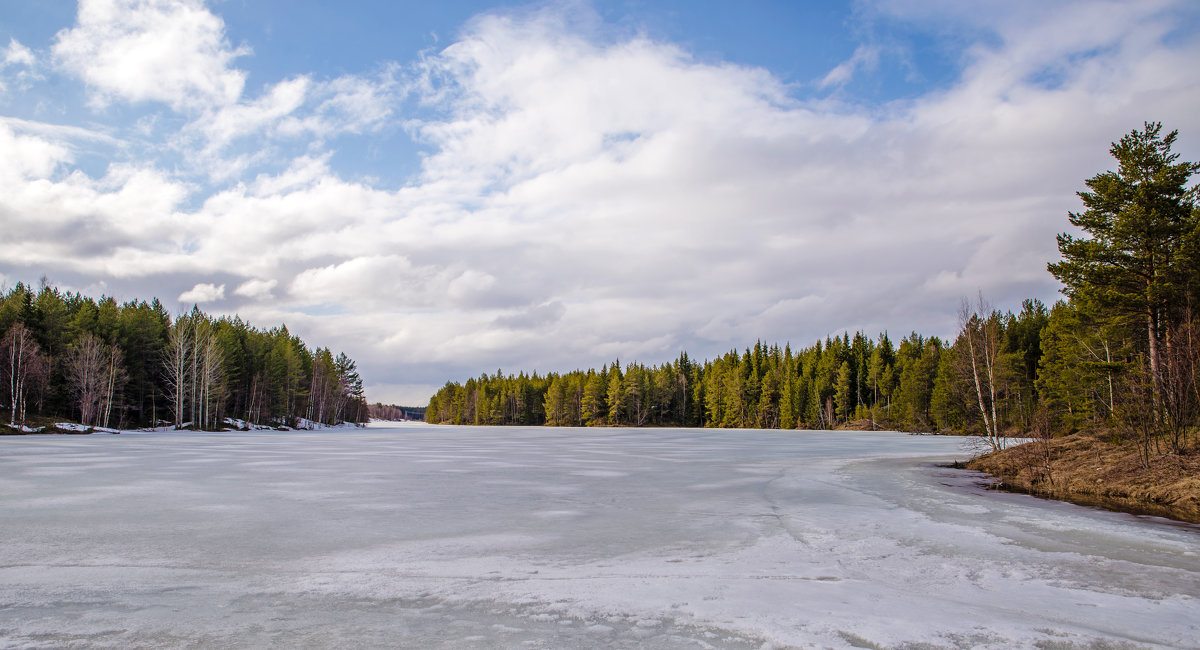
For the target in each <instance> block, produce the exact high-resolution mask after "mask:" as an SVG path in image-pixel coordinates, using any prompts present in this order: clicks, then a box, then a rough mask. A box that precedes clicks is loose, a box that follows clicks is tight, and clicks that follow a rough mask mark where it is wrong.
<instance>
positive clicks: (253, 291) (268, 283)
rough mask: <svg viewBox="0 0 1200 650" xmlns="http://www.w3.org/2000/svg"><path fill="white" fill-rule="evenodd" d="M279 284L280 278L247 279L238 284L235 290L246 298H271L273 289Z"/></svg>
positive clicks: (235, 292)
mask: <svg viewBox="0 0 1200 650" xmlns="http://www.w3.org/2000/svg"><path fill="white" fill-rule="evenodd" d="M277 284H279V281H278V280H259V279H257V278H256V279H253V280H247V281H245V282H243V283H242V284H240V285H238V288H237V289H234V290H233V293H234V294H235V295H239V296H244V297H246V298H254V299H256V300H265V299H268V298H271V297H272V296H271V290H272V289H274V288H275V285H277Z"/></svg>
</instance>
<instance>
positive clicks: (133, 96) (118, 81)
mask: <svg viewBox="0 0 1200 650" xmlns="http://www.w3.org/2000/svg"><path fill="white" fill-rule="evenodd" d="M53 53H54V56H55V57H56V59H57V60H58V61H59V63H60V64H61V65H62V66H63V67H64V68H66V69H67V70H70V71H71V72H72V73H74V74H76V75H78V76H79V77H80V78H81V79H83V80H84V81H85V82H87V84H88V85H89V86H90V87H91V88H92V89H93V91H94V92H95V95H94V97H93V99H94V101H95V102H96V103H98V104H101V105H103V104H107V103H109V102H111V101H113V100H114V99H120V100H124V101H130V102H143V101H155V102H162V103H165V104H167V105H169V106H171V107H172V108H174V109H175V110H193V111H194V110H199V109H203V108H207V107H210V106H223V105H226V104H230V103H232V102H234V101H236V100H237V99H238V97H240V96H241V94H242V87H243V86H244V84H245V80H246V74H245V72H243V71H240V70H237V69H234V68H232V67H231V66H232V64H233V61H234V60H235V59H236V58H237V57H239V56H242V55H245V54H248V53H249V50H248V49H246V48H234V47H233V46H232V45H230V43H229V41H228V40H227V39H226V38H225V23H224V21H223V20H221V18H219V17H218V16H216V15H214V14H213V13H212V12H211V11H209V10H208V8H207V7H205V6H204V4H203V3H202V2H201V1H200V0H80V2H79V13H78V17H77V21H76V25H75V27H72V28H70V29H64V30H62V31H61V32H59V33H58V36H57V37H56V39H55V43H54V48H53Z"/></svg>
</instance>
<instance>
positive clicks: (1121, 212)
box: [1048, 122, 1200, 410]
mask: <svg viewBox="0 0 1200 650" xmlns="http://www.w3.org/2000/svg"><path fill="white" fill-rule="evenodd" d="M1161 134H1162V124H1160V123H1158V122H1147V123H1146V124H1145V125H1144V128H1143V129H1142V130H1141V131H1138V130H1134V131H1131V132H1130V133H1129V134H1128V135H1126V136H1125V137H1123V138H1121V140H1120V141H1119V142H1114V143H1113V144H1112V147H1111V148H1110V149H1109V151H1110V153H1111V154H1112V156H1113V158H1115V159H1116V160H1117V163H1118V169H1117V171H1115V172H1114V171H1106V172H1102V173H1100V174H1097V175H1096V176H1093V177H1092V178H1090V179H1088V180H1087V181H1086V184H1087V186H1088V188H1089V190H1090V191H1087V192H1079V193H1078V194H1079V198H1080V199H1082V200H1083V204H1084V207H1085V210H1084V211H1083V212H1079V213H1075V212H1072V213H1070V214H1069V218H1070V221H1071V224H1072V225H1074V226H1077V227H1079V228H1081V229H1082V230H1083V231H1084V232H1085V235H1084V236H1082V237H1075V236H1073V235H1070V234H1067V233H1063V234H1060V235H1059V236H1058V249H1059V251H1060V252H1061V253H1062V256H1063V260H1062V261H1061V262H1057V263H1052V264H1049V265H1048V269H1049V271H1050V272H1051V273H1052V274H1054V277H1056V278H1058V279H1059V280H1060V281H1061V282H1062V283H1063V284H1064V285H1065V288H1064V293H1066V295H1067V296H1069V297H1070V298H1071V300H1072V302H1073V303H1074V304H1075V305H1076V306H1077V307H1078V308H1079V309H1081V310H1083V311H1084V313H1085V314H1087V315H1089V316H1091V317H1093V318H1098V319H1104V320H1107V321H1110V322H1112V323H1114V324H1116V323H1119V324H1121V325H1122V326H1126V327H1130V328H1140V329H1141V330H1142V336H1141V339H1142V340H1143V341H1144V342H1145V346H1144V347H1143V348H1142V351H1143V352H1144V353H1145V355H1146V359H1147V362H1148V365H1149V371H1150V379H1151V384H1152V392H1153V398H1154V399H1153V403H1154V405H1155V408H1156V410H1157V407H1158V405H1159V404H1160V402H1161V393H1162V374H1163V370H1162V367H1161V363H1162V359H1163V350H1162V347H1163V343H1164V341H1165V339H1166V337H1167V334H1168V332H1169V331H1170V330H1171V329H1172V328H1173V327H1174V326H1175V325H1176V324H1177V323H1178V321H1179V320H1180V318H1181V314H1182V312H1183V310H1184V306H1185V302H1186V300H1185V299H1186V288H1187V284H1188V282H1189V280H1190V279H1192V276H1194V275H1195V273H1196V268H1195V264H1194V260H1189V259H1188V257H1187V255H1186V253H1187V252H1188V249H1189V247H1192V246H1194V244H1195V240H1196V238H1197V237H1198V236H1200V233H1198V232H1197V225H1198V224H1200V214H1198V213H1197V212H1196V211H1195V209H1194V199H1195V188H1191V189H1189V188H1188V187H1187V183H1188V181H1189V180H1190V178H1191V176H1192V175H1193V174H1195V173H1196V172H1197V171H1200V164H1198V163H1195V162H1179V154H1176V153H1172V152H1171V147H1172V146H1173V145H1174V144H1175V139H1176V137H1177V135H1178V132H1177V131H1171V132H1170V133H1168V134H1167V135H1166V136H1162V135H1161Z"/></svg>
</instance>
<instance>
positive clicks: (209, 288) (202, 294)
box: [179, 283, 225, 304]
mask: <svg viewBox="0 0 1200 650" xmlns="http://www.w3.org/2000/svg"><path fill="white" fill-rule="evenodd" d="M224 298H225V285H223V284H222V285H220V286H217V285H215V284H209V283H200V284H197V285H196V286H194V287H192V288H191V289H188V290H187V291H184V292H183V293H181V294H179V302H181V303H185V304H187V303H195V304H200V303H205V302H215V301H217V300H223V299H224Z"/></svg>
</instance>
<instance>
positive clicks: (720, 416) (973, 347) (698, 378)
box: [426, 123, 1200, 463]
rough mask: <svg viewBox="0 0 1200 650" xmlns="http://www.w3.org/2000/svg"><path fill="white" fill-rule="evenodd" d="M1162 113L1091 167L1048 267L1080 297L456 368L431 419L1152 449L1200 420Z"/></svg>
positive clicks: (1198, 296)
mask: <svg viewBox="0 0 1200 650" xmlns="http://www.w3.org/2000/svg"><path fill="white" fill-rule="evenodd" d="M1176 138H1177V133H1176V132H1171V133H1168V134H1166V135H1164V134H1163V133H1162V125H1161V124H1158V123H1146V124H1145V126H1144V128H1143V129H1141V130H1135V131H1132V132H1130V133H1129V134H1128V135H1126V136H1125V137H1123V138H1122V139H1121V140H1120V141H1119V142H1114V143H1113V144H1112V147H1111V149H1110V152H1111V153H1112V155H1113V157H1114V158H1115V159H1116V161H1117V163H1118V169H1117V170H1116V171H1107V172H1103V173H1100V174H1098V175H1096V176H1095V177H1093V178H1090V179H1088V180H1087V181H1085V183H1086V185H1087V187H1088V190H1087V191H1083V192H1079V193H1078V195H1079V197H1080V199H1081V200H1082V202H1083V205H1084V208H1085V209H1084V210H1083V211H1082V212H1079V213H1070V214H1069V215H1068V218H1069V220H1070V222H1071V224H1072V225H1074V226H1076V227H1077V228H1078V229H1079V230H1080V232H1081V233H1082V235H1072V234H1067V233H1064V234H1062V235H1059V237H1058V247H1059V251H1060V252H1061V254H1062V260H1061V261H1059V262H1055V263H1051V264H1049V265H1048V270H1049V271H1050V272H1051V273H1052V274H1053V275H1054V276H1055V277H1056V278H1057V279H1058V280H1059V281H1060V282H1061V283H1062V284H1063V286H1064V290H1063V291H1064V293H1065V294H1066V296H1067V300H1065V301H1061V302H1058V303H1057V304H1055V305H1054V306H1053V307H1052V308H1050V309H1047V308H1046V306H1045V305H1044V304H1042V303H1041V302H1039V301H1037V300H1027V301H1025V302H1024V303H1023V304H1022V308H1021V310H1020V311H1019V312H1018V313H1012V312H1007V313H1005V312H1000V311H997V310H995V309H993V308H992V307H991V306H989V305H988V304H987V303H986V302H985V301H984V299H983V296H982V295H980V296H978V297H977V298H976V299H974V300H971V301H968V300H964V301H963V303H962V305H961V309H960V312H959V317H960V318H959V330H958V333H957V334H956V336H955V338H954V340H953V341H943V340H941V339H939V338H937V337H933V336H931V337H925V336H922V335H920V334H916V333H913V334H910V335H909V336H906V337H904V338H903V339H901V340H900V342H899V344H898V345H895V344H894V343H893V341H892V340H891V339H889V337H888V336H887V335H886V334H883V335H880V336H878V337H877V338H874V339H871V338H868V337H867V336H865V335H864V334H863V333H861V332H860V333H856V334H855V335H853V336H850V335H849V334H844V335H842V336H841V337H832V338H829V339H826V340H825V341H824V342H818V343H816V344H814V345H812V346H811V347H808V348H805V349H802V350H798V351H794V350H792V349H791V348H790V346H788V345H785V346H784V347H783V348H782V349H781V348H779V346H778V345H766V344H763V343H761V342H759V343H756V344H755V345H754V347H753V348H746V349H745V350H743V351H742V352H741V353H740V354H739V353H737V352H736V351H731V352H729V353H727V354H725V355H724V356H722V357H720V358H718V359H715V360H712V361H705V362H703V363H695V362H693V361H692V360H691V359H690V358H689V357H688V356H687V354H681V355H680V356H679V358H678V359H677V360H675V361H674V362H671V363H667V364H662V365H659V366H643V365H640V364H636V363H631V364H628V365H627V366H625V367H624V368H622V367H621V364H620V363H619V362H613V363H612V364H609V365H605V366H603V367H602V368H601V369H599V370H594V369H592V370H587V371H582V370H579V371H574V372H570V373H566V374H555V373H551V374H547V375H538V374H537V373H534V374H529V375H527V374H524V373H521V374H517V375H512V374H509V375H504V374H503V373H501V372H500V371H497V372H496V374H494V375H488V374H484V375H481V376H480V377H478V378H476V379H470V380H468V381H467V382H466V383H465V384H459V383H457V382H451V383H447V384H446V385H445V386H444V387H443V388H442V389H441V390H439V391H438V392H437V393H436V394H435V395H434V396H433V398H432V399H431V400H430V402H429V408H428V410H427V411H426V420H427V421H429V422H434V423H455V424H525V425H540V424H548V425H571V426H600V425H623V426H645V425H649V426H702V427H763V428H795V427H802V428H812V429H824V428H832V427H838V426H846V425H857V426H867V427H884V428H889V429H919V430H937V431H953V432H964V433H978V434H980V435H982V436H984V437H985V438H986V440H987V441H988V442H989V443H990V445H991V446H992V447H993V448H1000V447H1002V446H1003V445H1004V440H1005V437H1006V434H1008V433H1016V434H1018V435H1022V436H1026V435H1030V434H1031V433H1032V434H1033V435H1035V436H1037V437H1040V438H1048V437H1051V436H1054V435H1059V434H1064V433H1071V432H1074V431H1078V430H1081V429H1087V430H1090V431H1100V432H1105V433H1107V434H1109V435H1110V436H1111V437H1112V438H1113V439H1116V440H1134V441H1136V442H1137V443H1138V444H1139V445H1141V448H1142V450H1143V458H1144V459H1145V460H1146V462H1147V463H1148V462H1149V460H1150V458H1151V456H1152V455H1154V454H1161V453H1182V452H1184V451H1186V450H1187V449H1190V446H1189V445H1190V444H1192V443H1191V442H1190V441H1193V440H1194V439H1195V438H1196V437H1197V436H1196V433H1197V430H1198V428H1200V310H1198V309H1197V306H1198V305H1200V209H1198V208H1197V205H1196V199H1197V188H1196V187H1194V186H1193V187H1188V183H1189V182H1190V179H1191V177H1192V176H1193V175H1194V174H1195V173H1197V172H1198V171H1200V164H1197V163H1194V162H1180V161H1179V156H1178V154H1174V153H1172V152H1171V148H1172V146H1173V144H1174V142H1175V140H1176Z"/></svg>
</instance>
